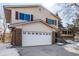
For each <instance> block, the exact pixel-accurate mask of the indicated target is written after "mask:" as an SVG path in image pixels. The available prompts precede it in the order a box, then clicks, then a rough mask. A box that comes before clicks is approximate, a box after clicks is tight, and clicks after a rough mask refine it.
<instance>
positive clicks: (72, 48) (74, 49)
mask: <svg viewBox="0 0 79 59" xmlns="http://www.w3.org/2000/svg"><path fill="white" fill-rule="evenodd" d="M63 47H64V49H65V50H67V51H69V52H73V53H76V54H79V50H78V49H79V47H78V46H77V45H76V44H67V45H65V46H63ZM77 48H78V49H77Z"/></svg>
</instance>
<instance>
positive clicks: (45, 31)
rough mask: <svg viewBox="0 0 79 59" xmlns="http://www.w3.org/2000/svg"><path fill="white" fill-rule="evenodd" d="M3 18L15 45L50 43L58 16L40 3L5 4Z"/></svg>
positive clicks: (56, 27) (53, 36) (52, 42)
mask: <svg viewBox="0 0 79 59" xmlns="http://www.w3.org/2000/svg"><path fill="white" fill-rule="evenodd" d="M4 13H5V19H6V22H7V23H10V25H9V28H10V29H11V30H12V41H11V43H12V44H13V45H15V46H36V45H52V44H54V43H55V38H56V37H55V33H57V32H58V20H59V18H58V17H57V16H55V15H54V14H53V13H51V12H50V11H48V10H47V9H46V8H44V7H43V6H41V5H5V6H4Z"/></svg>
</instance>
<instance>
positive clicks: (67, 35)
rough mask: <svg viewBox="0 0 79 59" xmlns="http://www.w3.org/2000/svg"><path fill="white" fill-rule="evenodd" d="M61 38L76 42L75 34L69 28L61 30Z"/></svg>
mask: <svg viewBox="0 0 79 59" xmlns="http://www.w3.org/2000/svg"><path fill="white" fill-rule="evenodd" d="M60 36H61V38H62V39H63V40H74V35H73V32H72V31H71V30H70V29H68V28H63V29H61V31H60Z"/></svg>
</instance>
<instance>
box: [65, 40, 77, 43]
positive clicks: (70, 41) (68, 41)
mask: <svg viewBox="0 0 79 59" xmlns="http://www.w3.org/2000/svg"><path fill="white" fill-rule="evenodd" d="M65 41H66V42H67V43H71V44H74V43H76V42H74V41H72V40H65Z"/></svg>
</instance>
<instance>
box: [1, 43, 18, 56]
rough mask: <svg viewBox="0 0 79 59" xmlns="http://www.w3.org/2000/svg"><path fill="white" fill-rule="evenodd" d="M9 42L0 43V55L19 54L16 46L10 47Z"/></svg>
mask: <svg viewBox="0 0 79 59" xmlns="http://www.w3.org/2000/svg"><path fill="white" fill-rule="evenodd" d="M11 46H12V45H11V44H10V43H7V44H6V43H5V44H4V43H0V56H19V54H18V51H17V49H16V48H11Z"/></svg>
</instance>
